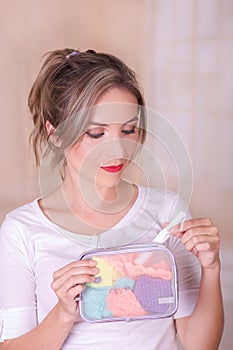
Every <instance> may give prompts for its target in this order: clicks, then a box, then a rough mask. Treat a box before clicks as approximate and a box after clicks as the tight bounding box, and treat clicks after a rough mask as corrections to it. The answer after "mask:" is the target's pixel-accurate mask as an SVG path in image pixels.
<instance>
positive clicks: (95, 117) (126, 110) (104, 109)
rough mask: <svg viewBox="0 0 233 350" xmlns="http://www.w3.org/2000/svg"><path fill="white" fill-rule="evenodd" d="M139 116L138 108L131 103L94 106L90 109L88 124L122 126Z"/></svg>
mask: <svg viewBox="0 0 233 350" xmlns="http://www.w3.org/2000/svg"><path fill="white" fill-rule="evenodd" d="M138 114H139V107H138V105H137V104H133V103H121V102H114V103H107V104H101V105H96V106H94V107H93V109H92V113H91V117H90V123H92V122H93V123H94V124H95V123H98V124H112V123H119V124H124V123H127V122H128V121H131V120H132V119H134V118H135V117H137V116H138Z"/></svg>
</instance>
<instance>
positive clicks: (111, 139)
mask: <svg viewBox="0 0 233 350" xmlns="http://www.w3.org/2000/svg"><path fill="white" fill-rule="evenodd" d="M138 118H139V116H138V102H137V99H136V97H135V96H134V95H133V94H132V93H131V92H129V91H128V90H126V89H122V88H112V89H110V90H108V91H107V92H106V93H104V94H103V95H102V96H101V97H100V98H99V99H98V100H97V104H96V106H95V107H94V108H93V112H92V117H91V120H90V122H89V125H88V126H87V129H86V131H85V133H84V135H83V136H82V137H81V139H80V140H79V141H78V142H76V143H75V144H74V145H73V146H71V147H70V148H69V149H68V150H67V152H66V163H67V166H66V172H65V180H66V178H67V176H71V177H72V179H73V180H75V181H77V180H78V182H79V184H80V182H81V181H82V180H88V181H91V182H92V183H94V184H95V186H97V187H98V186H100V187H114V186H116V185H117V184H118V183H119V181H120V179H121V174H122V172H123V171H124V169H125V167H126V166H127V165H128V163H129V161H130V159H131V158H132V156H133V155H134V153H135V150H136V148H137V145H138V139H139V135H138V128H137V125H138Z"/></svg>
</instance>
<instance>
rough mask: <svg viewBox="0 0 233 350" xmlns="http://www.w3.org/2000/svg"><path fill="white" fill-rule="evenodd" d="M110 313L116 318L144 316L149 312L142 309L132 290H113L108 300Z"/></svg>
mask: <svg viewBox="0 0 233 350" xmlns="http://www.w3.org/2000/svg"><path fill="white" fill-rule="evenodd" d="M106 304H107V308H108V310H109V311H111V312H112V314H113V316H115V317H134V316H144V315H147V312H146V311H145V310H144V309H143V308H142V306H141V305H140V303H139V302H138V300H137V298H136V297H135V295H134V293H133V292H132V290H131V289H113V290H111V291H110V292H109V294H108V296H107V298H106Z"/></svg>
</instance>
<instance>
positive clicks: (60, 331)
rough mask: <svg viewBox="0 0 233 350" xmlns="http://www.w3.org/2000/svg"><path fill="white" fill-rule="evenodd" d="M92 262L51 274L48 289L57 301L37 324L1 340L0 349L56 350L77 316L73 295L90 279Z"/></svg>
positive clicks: (75, 264) (90, 280)
mask: <svg viewBox="0 0 233 350" xmlns="http://www.w3.org/2000/svg"><path fill="white" fill-rule="evenodd" d="M95 264H96V263H95V262H94V261H92V260H83V261H77V262H74V263H71V264H69V265H67V266H65V267H63V268H62V269H60V270H58V271H56V272H55V273H54V281H53V283H52V288H53V290H54V291H55V293H56V295H57V297H58V299H59V300H58V303H57V304H56V305H55V307H54V308H53V309H52V310H51V311H50V313H49V314H48V315H47V317H46V318H45V319H44V320H43V321H42V322H41V324H40V325H38V326H37V327H35V328H34V329H33V330H31V331H30V332H28V333H26V334H25V335H22V336H20V337H17V338H14V339H11V340H5V341H4V342H3V343H2V344H1V345H0V349H1V350H21V349H24V350H59V349H61V346H62V344H63V343H64V341H65V339H66V338H67V336H68V335H69V332H70V330H71V328H72V327H73V325H74V323H75V322H77V320H78V316H79V310H78V303H77V302H76V301H75V300H74V298H75V297H76V296H77V295H78V294H79V293H80V292H82V291H83V289H84V285H83V284H84V283H86V282H93V281H94V276H93V275H94V274H96V273H97V272H98V271H97V270H96V268H95V267H94V266H95Z"/></svg>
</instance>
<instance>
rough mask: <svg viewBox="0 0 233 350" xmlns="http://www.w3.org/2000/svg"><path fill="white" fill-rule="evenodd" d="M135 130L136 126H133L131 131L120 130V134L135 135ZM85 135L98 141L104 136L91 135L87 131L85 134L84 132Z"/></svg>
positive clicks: (102, 133)
mask: <svg viewBox="0 0 233 350" xmlns="http://www.w3.org/2000/svg"><path fill="white" fill-rule="evenodd" d="M135 129H136V126H134V127H133V128H131V129H125V130H121V132H122V133H123V134H124V135H130V134H134V133H135ZM86 135H88V136H89V137H91V138H92V139H99V138H100V137H102V136H104V132H100V133H93V132H91V131H87V132H86Z"/></svg>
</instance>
